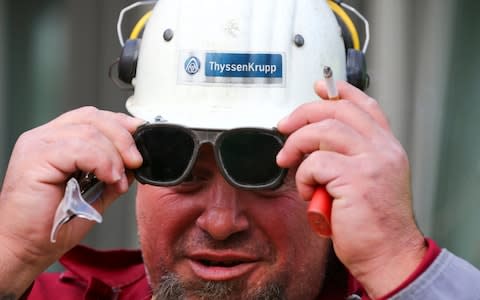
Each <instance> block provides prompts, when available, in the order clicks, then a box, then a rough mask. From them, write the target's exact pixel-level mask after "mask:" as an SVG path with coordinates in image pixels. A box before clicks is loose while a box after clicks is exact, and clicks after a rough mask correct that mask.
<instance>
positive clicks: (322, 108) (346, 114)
mask: <svg viewBox="0 0 480 300" xmlns="http://www.w3.org/2000/svg"><path fill="white" fill-rule="evenodd" d="M327 119H334V120H339V121H340V122H342V123H344V124H346V125H348V126H350V127H352V128H353V129H354V130H356V131H357V132H359V133H360V134H362V135H364V136H366V137H371V136H372V135H373V134H375V133H377V131H378V130H379V128H380V127H379V125H378V124H377V123H376V122H375V120H374V119H373V118H372V117H371V116H370V115H369V114H368V113H367V112H365V111H363V110H362V109H360V108H359V107H358V106H357V105H355V104H354V103H352V102H351V101H348V100H336V101H314V102H310V103H305V104H302V105H301V106H299V107H298V108H297V109H295V110H294V111H293V112H292V113H291V114H290V115H289V116H287V117H286V118H285V119H283V120H282V121H280V123H279V124H278V130H279V131H280V132H282V133H283V134H287V135H289V134H291V133H292V132H294V131H296V130H298V129H299V128H301V127H303V126H305V125H307V124H311V123H315V122H320V121H323V120H327Z"/></svg>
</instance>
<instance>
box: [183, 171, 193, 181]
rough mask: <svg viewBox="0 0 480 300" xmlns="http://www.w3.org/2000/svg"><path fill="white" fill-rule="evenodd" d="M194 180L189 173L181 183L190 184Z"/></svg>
mask: <svg viewBox="0 0 480 300" xmlns="http://www.w3.org/2000/svg"><path fill="white" fill-rule="evenodd" d="M194 180H195V176H194V175H193V174H192V173H190V174H188V176H187V177H186V178H185V179H184V180H183V182H192V181H194Z"/></svg>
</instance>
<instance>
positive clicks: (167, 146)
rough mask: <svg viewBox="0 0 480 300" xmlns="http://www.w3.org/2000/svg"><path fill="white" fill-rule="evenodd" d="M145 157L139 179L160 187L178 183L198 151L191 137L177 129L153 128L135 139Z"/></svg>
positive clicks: (138, 171)
mask: <svg viewBox="0 0 480 300" xmlns="http://www.w3.org/2000/svg"><path fill="white" fill-rule="evenodd" d="M136 144H137V147H138V149H139V151H140V153H141V154H142V157H143V165H142V166H141V167H140V169H138V170H137V176H139V177H141V178H143V179H146V180H149V181H154V182H156V183H158V184H162V183H164V184H165V183H166V184H168V183H171V182H174V181H176V180H178V179H179V178H180V177H181V176H182V175H183V174H184V172H185V170H186V169H187V167H188V165H189V163H190V161H191V159H192V155H193V151H194V148H195V144H194V141H193V139H192V137H191V136H190V135H189V134H188V133H187V132H186V131H184V130H182V129H179V128H176V127H153V128H150V129H147V130H145V131H144V132H143V133H142V134H140V135H139V136H137V138H136Z"/></svg>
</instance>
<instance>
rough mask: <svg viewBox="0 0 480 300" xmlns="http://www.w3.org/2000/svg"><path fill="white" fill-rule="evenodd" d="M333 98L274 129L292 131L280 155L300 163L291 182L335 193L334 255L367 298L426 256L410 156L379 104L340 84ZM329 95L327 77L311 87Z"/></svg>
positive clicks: (283, 161)
mask: <svg viewBox="0 0 480 300" xmlns="http://www.w3.org/2000/svg"><path fill="white" fill-rule="evenodd" d="M338 89H339V94H340V99H341V100H338V101H315V102H312V103H308V104H305V105H302V106H300V107H299V108H298V109H296V110H295V111H294V112H293V113H292V114H290V115H289V116H288V117H287V118H285V119H284V120H282V121H281V122H280V123H279V125H278V129H279V130H280V131H281V132H282V133H284V134H287V135H289V137H288V139H287V141H286V144H285V146H284V148H283V149H282V151H281V152H280V153H279V155H278V157H277V162H278V164H279V165H280V166H282V167H294V166H298V165H299V167H298V171H297V174H296V183H297V187H298V190H299V193H300V195H301V197H303V198H304V199H306V200H310V199H311V197H312V194H313V192H314V190H315V188H316V187H317V186H319V185H325V187H326V189H327V191H328V192H329V194H330V195H331V196H332V197H333V198H334V200H333V204H332V216H331V224H332V232H333V233H332V241H333V246H334V249H335V253H336V254H337V256H338V257H339V259H340V260H341V261H342V262H343V263H344V264H345V266H346V267H347V268H348V269H349V271H350V272H351V273H352V275H353V276H355V278H356V279H357V280H359V281H360V282H361V283H362V284H363V286H364V287H365V288H366V290H367V292H368V293H369V295H370V296H371V297H372V298H376V297H380V296H382V295H384V294H386V293H387V292H389V291H391V290H393V289H394V288H395V287H397V286H398V285H400V283H401V282H402V281H403V280H405V279H406V278H407V277H408V275H409V274H410V273H411V272H413V271H414V269H415V268H416V267H417V265H418V264H419V262H420V261H421V259H422V258H423V255H424V253H425V248H426V246H425V244H424V238H423V236H422V234H421V233H420V231H419V230H418V228H417V226H416V224H415V221H414V217H413V212H412V204H411V192H410V173H409V163H408V159H407V155H406V153H405V151H404V149H403V148H402V146H401V145H400V143H399V142H398V140H397V139H396V138H395V137H394V135H393V133H392V132H391V129H390V126H389V124H388V121H387V118H386V117H385V115H384V113H383V112H382V111H381V109H380V107H379V105H378V103H377V102H376V101H375V100H374V99H372V98H371V97H369V96H368V95H366V94H364V93H363V92H362V91H360V90H358V89H356V88H355V87H353V86H351V85H349V84H348V83H345V82H339V83H338ZM315 90H316V92H317V94H318V95H319V96H320V97H321V98H323V99H327V98H328V97H327V91H326V87H325V84H324V82H323V81H322V82H318V83H317V84H316V85H315Z"/></svg>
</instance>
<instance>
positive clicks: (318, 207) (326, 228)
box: [307, 186, 332, 237]
mask: <svg viewBox="0 0 480 300" xmlns="http://www.w3.org/2000/svg"><path fill="white" fill-rule="evenodd" d="M331 214H332V196H330V194H329V193H328V192H327V190H326V189H325V187H323V186H320V187H318V188H317V189H316V190H315V192H314V193H313V196H312V200H311V201H310V205H309V206H308V212H307V216H308V221H309V222H310V226H311V227H312V229H313V230H314V231H315V232H316V233H317V234H318V235H320V236H322V237H330V236H331V235H332V227H331V224H330V216H331Z"/></svg>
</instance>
